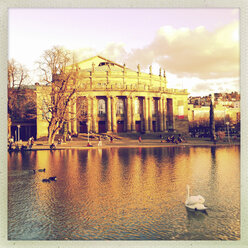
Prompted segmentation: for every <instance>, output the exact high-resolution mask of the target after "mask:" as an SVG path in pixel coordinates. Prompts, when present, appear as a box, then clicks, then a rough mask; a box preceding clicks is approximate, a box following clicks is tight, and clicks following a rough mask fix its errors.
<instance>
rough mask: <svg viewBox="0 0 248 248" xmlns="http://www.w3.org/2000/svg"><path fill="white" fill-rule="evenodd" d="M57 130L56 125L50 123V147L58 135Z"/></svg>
mask: <svg viewBox="0 0 248 248" xmlns="http://www.w3.org/2000/svg"><path fill="white" fill-rule="evenodd" d="M55 128H56V125H55V124H54V123H53V122H51V123H49V126H48V144H49V145H51V144H53V143H54V139H55V135H56V131H55Z"/></svg>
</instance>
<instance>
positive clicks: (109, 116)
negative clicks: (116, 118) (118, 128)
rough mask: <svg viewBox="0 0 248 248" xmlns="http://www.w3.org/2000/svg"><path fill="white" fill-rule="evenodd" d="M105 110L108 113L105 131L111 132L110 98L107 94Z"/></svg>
mask: <svg viewBox="0 0 248 248" xmlns="http://www.w3.org/2000/svg"><path fill="white" fill-rule="evenodd" d="M107 99H108V100H107V111H108V113H107V117H108V120H107V121H108V126H107V127H108V130H107V132H111V131H112V124H111V98H110V96H108V97H107Z"/></svg>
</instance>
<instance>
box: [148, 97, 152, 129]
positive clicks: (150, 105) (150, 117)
mask: <svg viewBox="0 0 248 248" xmlns="http://www.w3.org/2000/svg"><path fill="white" fill-rule="evenodd" d="M148 100H149V111H148V112H149V127H150V132H153V126H152V97H149V99H148Z"/></svg>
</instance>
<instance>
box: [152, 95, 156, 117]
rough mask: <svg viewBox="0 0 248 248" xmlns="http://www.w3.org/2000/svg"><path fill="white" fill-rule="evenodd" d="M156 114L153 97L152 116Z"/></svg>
mask: <svg viewBox="0 0 248 248" xmlns="http://www.w3.org/2000/svg"><path fill="white" fill-rule="evenodd" d="M155 115H156V104H155V99H153V100H152V116H155Z"/></svg>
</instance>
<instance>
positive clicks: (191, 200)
mask: <svg viewBox="0 0 248 248" xmlns="http://www.w3.org/2000/svg"><path fill="white" fill-rule="evenodd" d="M204 202H205V199H204V198H203V197H202V196H201V195H196V196H190V195H189V185H187V198H186V201H185V207H186V208H188V209H190V210H206V209H207V208H206V207H205V206H204V204H203V203H204Z"/></svg>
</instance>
